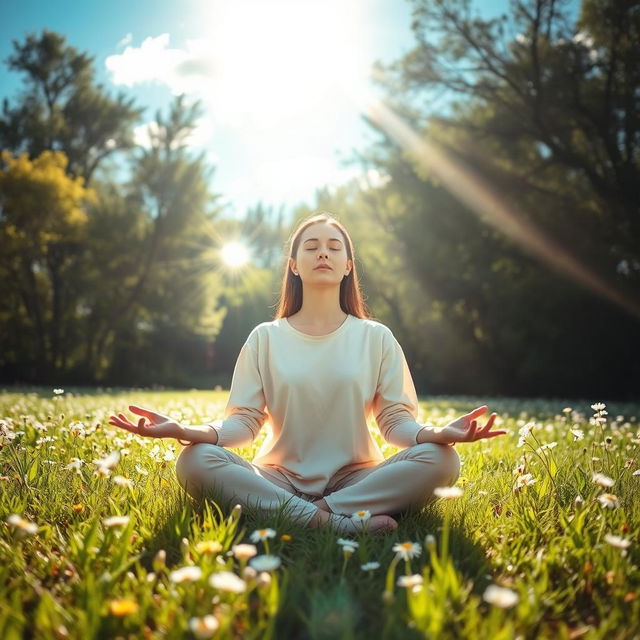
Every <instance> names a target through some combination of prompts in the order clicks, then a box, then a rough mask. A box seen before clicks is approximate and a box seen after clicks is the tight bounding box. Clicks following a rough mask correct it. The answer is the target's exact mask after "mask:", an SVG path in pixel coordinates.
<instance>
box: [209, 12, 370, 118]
mask: <svg viewBox="0 0 640 640" xmlns="http://www.w3.org/2000/svg"><path fill="white" fill-rule="evenodd" d="M250 7H251V11H250V13H251V15H250V16H249V15H247V5H246V4H245V3H232V2H229V3H207V4H206V5H205V8H204V9H203V13H204V15H203V21H204V23H205V24H209V25H210V27H209V31H210V32H209V34H208V40H209V42H210V43H211V47H212V54H213V59H212V60H211V64H212V65H213V67H214V69H213V71H214V74H215V76H216V77H215V84H216V86H217V90H218V91H220V93H221V94H222V102H223V103H224V107H222V105H220V104H219V108H223V109H229V110H230V111H232V112H233V113H235V115H236V116H237V117H239V118H241V119H246V120H249V121H250V122H252V124H253V125H254V126H258V127H264V128H265V129H269V128H271V127H273V126H274V125H275V124H276V123H282V122H286V121H287V120H289V119H290V118H291V117H294V116H298V117H300V116H303V117H307V118H309V119H310V120H313V118H315V117H322V114H323V113H325V114H326V112H327V107H328V106H329V105H330V103H331V101H332V98H331V95H332V94H335V92H336V91H344V92H347V93H352V92H354V91H355V92H362V91H363V90H365V89H366V88H367V87H368V74H369V68H370V61H369V60H368V57H367V53H368V52H367V46H366V42H365V34H366V30H365V29H364V28H363V23H364V20H363V15H362V13H363V11H362V5H361V3H359V2H338V1H336V0H322V2H318V1H316V2H311V1H309V2H299V1H295V2H292V1H284V0H272V1H270V2H256V3H252V4H251V5H250ZM218 102H219V103H220V101H218ZM214 103H215V101H214Z"/></svg>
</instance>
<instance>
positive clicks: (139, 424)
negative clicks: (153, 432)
mask: <svg viewBox="0 0 640 640" xmlns="http://www.w3.org/2000/svg"><path fill="white" fill-rule="evenodd" d="M138 429H140V430H142V429H144V418H140V420H138Z"/></svg>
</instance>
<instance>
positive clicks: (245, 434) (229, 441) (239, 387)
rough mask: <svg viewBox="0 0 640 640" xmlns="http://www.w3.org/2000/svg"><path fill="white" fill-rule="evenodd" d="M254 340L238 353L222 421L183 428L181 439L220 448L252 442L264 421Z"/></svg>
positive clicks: (252, 336) (246, 343)
mask: <svg viewBox="0 0 640 640" xmlns="http://www.w3.org/2000/svg"><path fill="white" fill-rule="evenodd" d="M256 339H257V335H256V334H255V333H253V334H251V335H250V336H249V338H248V339H247V341H246V342H245V344H244V345H243V347H242V349H241V350H240V354H239V355H238V359H237V361H236V366H235V368H234V370H233V378H232V380H231V391H230V393H229V400H228V402H227V406H226V408H225V412H224V419H222V420H216V421H215V422H212V423H210V424H206V425H198V426H188V427H186V426H183V427H181V432H180V436H179V437H180V439H181V440H186V441H189V442H191V443H196V442H209V443H211V444H217V445H218V446H220V447H241V446H244V445H247V444H251V443H252V442H253V441H254V440H255V438H256V436H257V435H258V432H259V431H260V429H261V428H262V426H263V425H264V423H265V422H266V419H267V413H266V412H265V407H266V402H265V398H264V391H263V388H262V378H261V376H260V371H259V367H258V353H257V345H256ZM181 444H184V443H181Z"/></svg>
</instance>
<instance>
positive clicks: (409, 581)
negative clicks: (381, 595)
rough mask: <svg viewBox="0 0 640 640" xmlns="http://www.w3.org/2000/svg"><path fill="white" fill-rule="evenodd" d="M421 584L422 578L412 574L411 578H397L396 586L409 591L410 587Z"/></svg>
mask: <svg viewBox="0 0 640 640" xmlns="http://www.w3.org/2000/svg"><path fill="white" fill-rule="evenodd" d="M422 582H423V579H422V576H421V575H420V574H419V573H414V574H413V575H412V576H400V577H399V578H398V582H397V585H398V586H399V587H406V588H407V589H411V587H415V586H417V585H419V584H422Z"/></svg>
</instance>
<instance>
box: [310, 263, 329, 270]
mask: <svg viewBox="0 0 640 640" xmlns="http://www.w3.org/2000/svg"><path fill="white" fill-rule="evenodd" d="M322 269H326V270H327V271H333V269H332V268H331V267H330V266H329V265H328V264H321V265H320V266H319V267H316V268H315V269H314V271H318V270H322Z"/></svg>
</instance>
